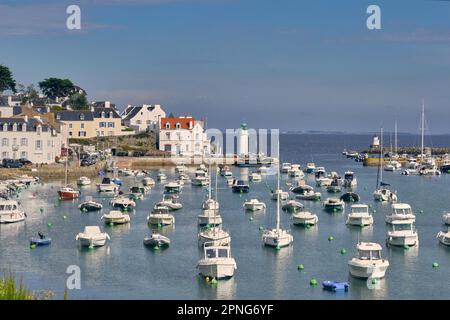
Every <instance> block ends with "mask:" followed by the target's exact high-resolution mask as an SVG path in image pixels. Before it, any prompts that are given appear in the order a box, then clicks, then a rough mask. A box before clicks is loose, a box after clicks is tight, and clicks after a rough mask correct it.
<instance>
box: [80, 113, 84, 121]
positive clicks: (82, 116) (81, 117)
mask: <svg viewBox="0 0 450 320" xmlns="http://www.w3.org/2000/svg"><path fill="white" fill-rule="evenodd" d="M80 120H81V121H83V120H84V113H81V114H80Z"/></svg>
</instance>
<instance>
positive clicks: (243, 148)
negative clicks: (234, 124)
mask: <svg viewBox="0 0 450 320" xmlns="http://www.w3.org/2000/svg"><path fill="white" fill-rule="evenodd" d="M237 142H238V145H237V153H238V155H239V156H247V155H248V127H247V124H246V123H245V122H243V123H242V124H241V127H240V128H239V130H238V137H237Z"/></svg>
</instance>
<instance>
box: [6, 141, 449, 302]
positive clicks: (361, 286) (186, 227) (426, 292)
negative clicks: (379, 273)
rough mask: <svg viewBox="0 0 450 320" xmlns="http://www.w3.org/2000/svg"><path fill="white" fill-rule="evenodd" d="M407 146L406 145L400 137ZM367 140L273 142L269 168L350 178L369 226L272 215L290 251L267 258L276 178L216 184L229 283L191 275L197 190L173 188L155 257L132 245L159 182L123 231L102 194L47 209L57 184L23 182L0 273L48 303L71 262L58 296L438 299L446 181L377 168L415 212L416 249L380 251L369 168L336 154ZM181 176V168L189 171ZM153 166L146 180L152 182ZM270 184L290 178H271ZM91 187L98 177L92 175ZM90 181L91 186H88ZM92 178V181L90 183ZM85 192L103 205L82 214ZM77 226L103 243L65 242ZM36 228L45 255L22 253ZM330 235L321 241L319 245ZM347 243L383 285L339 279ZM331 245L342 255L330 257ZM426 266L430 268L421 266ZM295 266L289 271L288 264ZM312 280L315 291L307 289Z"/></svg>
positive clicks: (381, 233) (143, 230)
mask: <svg viewBox="0 0 450 320" xmlns="http://www.w3.org/2000/svg"><path fill="white" fill-rule="evenodd" d="M408 139H409V140H408ZM370 141H371V136H370V135H337V134H336V135H329V134H327V135H325V134H323V135H320V134H314V135H306V134H302V135H281V141H280V143H281V161H287V162H295V163H300V164H302V168H304V167H305V165H306V163H307V162H315V164H316V166H324V167H325V168H326V170H327V171H328V172H329V171H337V172H338V173H340V174H341V175H343V174H344V172H345V171H347V170H351V171H353V172H355V174H356V177H357V179H358V186H357V187H356V192H357V193H358V194H359V195H360V196H361V201H360V202H362V203H366V204H370V205H371V210H373V211H374V213H373V216H374V220H375V222H374V225H373V226H371V227H364V228H360V227H349V226H346V224H345V219H346V212H347V211H348V208H349V207H348V205H347V206H346V209H345V211H344V212H343V213H334V214H330V213H327V212H325V211H324V210H323V205H322V203H321V202H309V201H301V202H302V203H303V204H304V205H305V207H306V208H307V209H308V210H309V211H311V212H313V213H316V214H317V215H318V216H319V222H318V225H317V226H315V227H312V228H309V229H307V228H302V227H295V226H293V225H292V220H291V214H288V213H284V212H281V224H282V226H283V227H284V228H288V229H291V232H292V234H293V236H294V243H293V245H292V246H291V247H288V248H282V249H281V250H274V249H273V248H266V247H264V246H263V245H262V241H261V230H260V227H261V226H262V227H264V228H266V227H274V226H275V208H276V202H275V201H272V200H271V199H270V189H273V188H275V186H276V176H275V175H268V176H263V180H262V181H261V182H249V184H250V193H248V194H235V193H232V191H231V188H230V187H228V186H227V185H226V181H225V179H224V178H223V177H220V176H219V182H218V200H219V202H220V214H221V216H222V218H223V227H224V229H226V230H227V231H229V233H230V235H231V238H232V255H233V257H234V258H235V260H236V263H237V270H236V272H235V276H234V277H233V278H231V279H229V280H223V281H222V280H221V281H219V283H218V284H217V285H212V284H209V283H207V282H205V280H204V279H203V278H201V277H200V276H199V275H198V272H197V269H196V265H197V261H198V260H199V259H200V258H201V257H202V250H201V249H200V248H199V247H198V240H197V233H198V227H197V215H198V214H199V213H200V211H201V210H200V208H201V204H202V201H203V200H204V199H205V197H206V196H207V189H206V188H200V187H196V186H192V185H190V184H189V183H187V184H185V186H184V188H183V190H182V193H181V195H180V200H181V202H182V204H183V209H181V210H179V211H175V212H174V213H173V214H174V216H175V219H176V222H175V225H174V226H173V227H164V228H162V229H159V232H161V233H162V234H164V235H166V236H168V237H169V238H170V239H171V245H170V247H169V248H167V249H165V250H151V249H148V248H146V247H144V246H143V243H142V241H143V238H144V237H145V236H146V235H149V234H150V232H151V229H150V228H149V227H148V226H147V220H146V217H147V215H148V214H149V212H150V211H151V209H152V207H153V205H154V204H155V203H156V202H158V201H159V200H160V199H161V197H162V192H163V185H162V184H161V183H159V182H157V183H156V186H155V187H154V188H153V189H152V191H151V192H150V193H149V194H148V195H146V196H145V198H144V200H137V207H136V209H135V210H134V211H133V212H131V213H130V215H131V223H130V224H128V225H122V226H114V227H111V226H106V225H105V224H104V222H103V221H102V220H101V219H100V217H101V215H102V214H103V213H106V212H107V211H109V210H110V209H111V208H110V206H109V201H110V199H111V198H107V197H104V198H102V197H101V196H100V195H99V194H98V193H97V191H96V187H95V183H94V181H93V183H92V185H91V186H87V187H83V188H81V198H80V200H75V201H58V200H57V190H58V187H59V186H60V185H61V181H52V182H46V183H45V184H43V185H40V184H38V185H33V186H30V187H29V188H28V189H26V190H24V191H22V192H21V193H20V196H19V200H20V202H21V205H22V207H23V209H25V211H26V213H27V216H28V218H27V219H26V221H25V222H20V223H15V224H10V225H0V270H1V271H3V272H7V271H8V270H11V271H13V272H15V273H16V275H18V276H23V279H24V282H25V283H26V284H27V285H28V286H29V287H30V288H31V289H32V290H43V289H49V290H52V291H53V292H55V294H56V296H55V298H57V299H60V298H62V296H63V292H64V288H65V286H66V281H67V278H68V277H69V276H70V274H68V273H66V271H67V268H68V267H69V266H71V265H75V266H79V267H80V271H81V288H80V289H73V290H69V292H68V296H69V298H70V299H449V298H450V286H449V279H450V248H448V247H444V246H442V245H440V244H439V242H438V240H437V239H436V234H437V233H438V232H439V231H440V230H444V228H445V227H444V226H443V225H442V221H441V217H442V213H443V212H444V211H446V210H450V201H449V197H448V192H449V190H450V188H449V186H450V175H448V174H443V175H441V176H433V177H421V176H402V175H400V172H399V171H397V172H383V180H384V181H385V182H388V183H390V184H391V186H392V187H391V188H393V189H394V190H397V192H398V196H399V201H400V202H406V203H409V204H410V205H411V206H412V208H413V211H414V212H415V214H416V227H417V230H418V234H419V241H420V245H419V246H418V247H413V248H410V249H408V250H406V249H404V248H395V247H389V248H387V247H386V246H385V240H386V232H387V230H388V228H387V226H386V224H385V222H384V217H385V215H386V214H387V213H389V212H390V204H388V203H375V202H374V201H373V196H372V192H373V190H374V188H375V183H376V176H377V168H375V167H363V166H362V164H361V163H357V162H354V161H353V160H350V159H347V158H346V157H344V156H342V155H341V152H342V150H343V149H344V148H347V149H352V150H363V149H365V148H367V146H368V144H369V143H370ZM399 141H400V144H405V145H414V144H417V141H418V137H417V136H413V135H407V136H406V135H405V136H400V138H399ZM433 144H434V146H442V147H449V146H450V139H448V136H435V137H433ZM190 170H191V171H190V172H189V173H190V175H193V170H194V169H193V168H192V169H190ZM232 170H233V174H234V176H236V177H239V176H242V177H244V178H245V177H246V176H247V175H248V173H249V172H251V171H252V170H253V169H252V168H236V167H234V168H232ZM157 173H158V170H157V169H154V170H152V174H151V176H152V177H153V178H154V179H155V180H156V175H157ZM164 173H166V174H167V176H168V180H167V181H170V180H171V179H172V178H174V177H176V176H177V174H176V173H175V172H174V168H167V167H166V168H165V169H164ZM305 177H306V178H305V179H306V182H307V184H309V185H311V186H314V188H315V189H316V190H317V191H320V192H322V197H323V199H325V198H326V197H328V196H335V195H331V194H327V192H326V190H325V189H324V188H322V189H321V188H317V187H316V186H315V181H314V177H313V175H306V176H305ZM281 178H282V180H281V185H282V188H283V189H285V190H287V189H288V185H287V184H289V183H291V182H292V180H291V179H290V178H288V177H287V176H286V175H282V176H281ZM99 179H100V178H99ZM99 179H98V180H99ZM140 180H141V178H137V179H135V178H131V177H123V181H124V184H125V185H124V186H123V187H122V189H124V190H126V191H125V192H127V190H128V188H129V187H130V186H132V185H135V184H140ZM95 182H98V181H95ZM86 196H92V197H93V199H94V200H98V201H99V202H101V203H102V204H103V210H102V211H99V212H89V213H83V212H81V211H80V210H79V209H78V204H79V203H80V202H81V201H82V200H83V199H84V198H85V197H86ZM250 198H258V199H259V200H261V201H264V202H265V203H266V205H267V208H266V210H265V211H264V212H260V213H254V214H250V213H246V212H244V210H243V207H242V205H243V202H244V201H245V200H246V199H250ZM86 225H99V226H101V228H102V230H105V231H106V232H107V233H108V234H109V235H110V237H111V240H110V241H109V242H107V244H106V245H105V246H104V247H100V248H95V249H91V250H90V249H82V248H80V247H79V246H78V245H77V242H76V240H75V237H76V235H77V234H78V233H79V232H81V231H82V230H83V229H84V226H86ZM38 231H43V232H44V233H46V234H47V235H48V236H49V237H51V238H52V244H51V245H50V246H47V247H37V248H35V249H31V248H30V246H29V239H30V238H31V237H32V236H36V235H37V232H38ZM330 236H332V237H333V240H332V241H329V237H330ZM358 240H361V241H372V242H378V243H380V244H381V245H382V246H383V252H382V254H383V256H384V257H386V258H387V259H388V260H389V263H390V267H389V269H388V271H387V273H386V277H385V279H383V280H380V281H379V282H377V283H376V284H375V285H368V284H367V283H366V281H365V280H360V279H354V278H352V277H350V276H349V273H348V266H347V262H348V260H350V259H351V258H352V257H353V256H354V255H355V254H356V248H355V246H356V244H357V242H358ZM342 249H345V250H346V253H345V254H342ZM434 262H437V263H439V267H437V268H433V267H432V265H433V263H434ZM299 264H303V265H304V270H303V271H299V270H298V269H297V266H298V265H299ZM312 278H315V279H317V281H318V283H319V285H317V286H315V287H314V286H310V280H311V279H312ZM324 280H335V281H348V282H349V284H350V289H349V291H348V292H345V293H332V292H328V291H324V290H322V287H321V285H320V283H321V282H322V281H324Z"/></svg>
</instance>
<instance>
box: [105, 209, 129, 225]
mask: <svg viewBox="0 0 450 320" xmlns="http://www.w3.org/2000/svg"><path fill="white" fill-rule="evenodd" d="M100 219H103V220H105V223H106V224H125V223H128V222H130V216H129V215H128V214H126V213H123V212H122V211H118V210H111V211H110V212H108V213H107V214H104V215H102V216H101V218H100Z"/></svg>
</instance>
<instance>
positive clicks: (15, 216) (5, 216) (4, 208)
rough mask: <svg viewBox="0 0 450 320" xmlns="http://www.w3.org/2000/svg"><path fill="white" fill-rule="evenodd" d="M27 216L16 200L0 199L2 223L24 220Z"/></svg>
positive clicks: (0, 219)
mask: <svg viewBox="0 0 450 320" xmlns="http://www.w3.org/2000/svg"><path fill="white" fill-rule="evenodd" d="M25 217H26V214H25V211H23V210H22V209H21V208H20V206H19V203H18V202H17V201H16V200H5V199H0V223H14V222H20V221H24V220H25Z"/></svg>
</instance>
